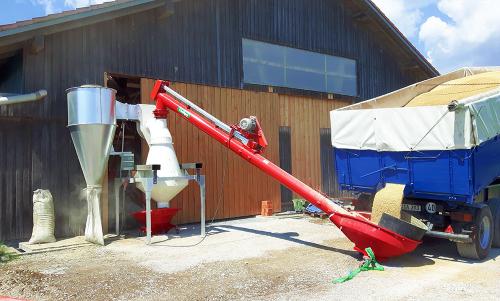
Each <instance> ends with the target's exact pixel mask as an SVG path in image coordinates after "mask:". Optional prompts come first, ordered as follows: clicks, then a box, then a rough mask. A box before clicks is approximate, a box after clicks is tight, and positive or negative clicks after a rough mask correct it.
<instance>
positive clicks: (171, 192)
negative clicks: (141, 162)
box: [137, 105, 188, 208]
mask: <svg viewBox="0 0 500 301" xmlns="http://www.w3.org/2000/svg"><path fill="white" fill-rule="evenodd" d="M139 108H140V110H139V112H138V115H139V116H138V118H139V124H138V131H139V133H140V134H141V135H142V136H143V138H144V139H145V140H146V142H147V143H148V146H149V153H148V157H147V159H146V164H148V165H153V164H158V165H160V170H158V173H157V174H158V177H159V178H163V177H180V176H185V173H184V172H183V171H182V170H181V169H180V166H179V161H177V156H176V154H175V151H174V147H173V143H172V135H171V134H170V131H169V130H168V128H167V120H166V119H156V118H155V117H154V115H153V111H154V109H155V106H154V105H139ZM187 185H188V180H187V179H180V180H166V181H161V180H158V183H157V184H156V185H153V191H152V193H151V197H152V199H154V200H155V201H156V202H157V203H158V207H159V208H163V207H168V204H169V202H170V200H172V199H173V198H174V197H175V196H176V195H177V194H178V193H179V192H181V191H182V190H183V189H184V188H185V187H186V186H187ZM137 187H138V188H139V189H140V190H142V191H144V187H143V185H142V183H137Z"/></svg>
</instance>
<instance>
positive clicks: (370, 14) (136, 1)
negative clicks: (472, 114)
mask: <svg viewBox="0 0 500 301" xmlns="http://www.w3.org/2000/svg"><path fill="white" fill-rule="evenodd" d="M176 1H182V0H115V1H113V2H104V3H102V4H96V5H91V6H87V7H82V8H77V9H74V10H68V11H63V12H60V13H55V14H50V15H47V16H44V17H38V18H33V19H29V20H24V21H19V22H16V23H12V24H5V25H0V48H1V47H4V46H9V45H13V44H16V43H20V42H22V41H26V40H29V39H32V38H34V37H36V36H37V35H45V34H51V33H55V32H59V31H64V30H68V29H72V28H76V27H81V26H85V25H88V24H93V23H97V22H101V21H105V20H109V19H113V18H117V17H120V16H124V15H129V14H134V13H138V12H141V11H145V10H149V9H153V8H158V7H162V6H164V7H165V9H167V10H170V9H172V7H171V6H170V4H171V3H172V2H176ZM346 6H349V7H350V8H351V9H353V10H354V11H355V13H354V14H353V17H354V18H357V19H359V22H360V23H369V24H375V25H377V26H378V27H380V28H382V30H383V31H384V33H385V34H386V35H387V37H388V38H389V39H391V40H392V42H393V43H395V44H394V45H395V46H396V47H400V48H402V49H403V50H404V52H406V53H407V54H408V55H409V56H410V57H412V58H413V59H415V60H416V61H417V63H418V65H417V66H418V67H420V68H422V69H423V70H424V71H425V72H426V73H427V74H428V75H429V76H436V75H439V72H438V71H437V70H436V69H435V68H434V66H432V64H431V63H430V62H429V61H427V60H426V59H425V57H424V56H423V55H422V54H421V53H420V52H419V51H418V50H417V49H416V48H415V46H413V44H412V43H411V42H410V41H409V40H408V39H407V38H406V37H405V36H404V35H403V34H402V33H401V32H400V31H399V29H398V28H397V27H396V26H395V25H394V24H393V23H392V22H391V21H390V20H389V18H387V17H386V16H385V15H384V13H382V11H381V10H380V9H379V8H378V7H377V6H376V5H375V4H374V3H373V2H372V1H371V0H354V1H347V2H346ZM411 67H412V68H414V67H415V66H411Z"/></svg>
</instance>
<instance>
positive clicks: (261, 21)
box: [0, 0, 416, 240]
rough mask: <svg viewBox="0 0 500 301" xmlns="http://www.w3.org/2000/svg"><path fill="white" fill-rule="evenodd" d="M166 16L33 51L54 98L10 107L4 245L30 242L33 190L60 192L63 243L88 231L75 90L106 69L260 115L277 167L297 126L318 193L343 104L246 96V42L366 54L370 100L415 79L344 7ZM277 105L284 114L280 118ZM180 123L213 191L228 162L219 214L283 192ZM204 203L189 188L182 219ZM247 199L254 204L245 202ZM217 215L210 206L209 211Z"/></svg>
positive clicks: (188, 151)
mask: <svg viewBox="0 0 500 301" xmlns="http://www.w3.org/2000/svg"><path fill="white" fill-rule="evenodd" d="M162 15H164V14H163V12H162V11H161V10H158V9H157V10H151V11H146V12H142V13H137V14H133V15H128V16H123V17H119V18H115V19H112V20H109V21H105V22H100V23H96V24H93V25H88V26H84V27H80V28H76V29H71V30H67V31H62V32H59V33H55V34H50V35H46V36H45V37H44V38H45V40H44V49H43V51H41V52H39V53H37V54H33V53H31V52H30V51H28V49H25V51H23V76H22V78H23V82H22V87H23V91H25V92H31V91H34V90H37V89H47V91H48V95H49V96H48V98H47V99H46V100H44V101H43V102H42V103H32V104H23V105H13V106H8V107H3V108H1V109H0V141H1V144H0V149H1V151H0V239H2V240H7V239H14V238H16V239H20V238H27V237H28V236H29V235H30V233H31V227H32V218H31V208H32V204H31V195H32V191H33V190H35V189H37V188H44V189H49V190H50V191H51V192H52V195H53V196H54V201H55V208H56V215H57V222H56V223H57V224H56V229H57V230H56V232H57V233H56V234H57V235H58V236H64V235H77V234H82V233H83V227H84V215H85V203H84V202H83V201H81V200H80V199H79V193H80V189H81V188H83V187H84V186H85V182H84V178H83V175H82V172H81V170H80V166H79V163H78V160H77V157H76V154H75V151H74V148H73V145H72V142H71V139H70V135H69V131H68V130H67V128H66V122H67V117H66V114H67V113H66V110H67V106H66V95H65V89H67V88H69V87H73V86H78V85H82V84H103V73H104V72H109V73H120V74H129V75H133V76H138V77H148V78H163V79H168V80H172V81H176V82H185V83H190V85H186V84H177V88H178V89H179V90H180V92H182V93H186V94H187V95H188V96H192V97H193V98H194V99H196V100H198V99H200V100H202V101H203V106H206V108H208V109H209V111H211V112H213V113H215V114H216V115H219V116H221V117H222V118H223V119H224V120H226V121H228V122H237V121H238V120H237V118H238V117H240V116H242V115H244V114H249V113H255V114H257V115H259V117H260V118H262V120H263V125H264V128H265V129H269V130H268V131H267V132H266V133H267V135H269V140H270V142H271V146H270V148H269V151H268V153H269V154H270V159H271V160H273V161H275V162H277V160H278V158H279V157H278V149H277V147H278V138H277V137H278V126H279V125H283V126H290V127H292V128H293V130H292V163H293V166H294V173H295V174H296V175H297V176H299V177H300V178H302V179H304V180H305V181H306V182H307V183H308V184H311V185H313V186H315V187H318V188H319V187H320V184H321V179H320V177H321V176H320V175H321V173H320V168H319V164H320V158H319V136H318V135H317V133H318V131H317V129H318V128H320V127H328V122H327V118H328V117H327V114H326V112H328V110H330V109H332V108H334V107H336V106H338V105H339V103H338V102H334V101H323V100H314V99H306V98H303V97H295V96H285V95H277V94H268V93H265V94H261V93H256V92H249V91H242V90H238V88H241V87H242V76H243V70H242V58H241V39H242V38H250V39H256V40H262V41H267V42H271V43H276V44H282V45H286V46H290V47H296V48H302V49H306V50H310V51H317V52H322V53H326V54H331V55H339V56H345V57H349V58H353V59H356V60H357V62H358V65H357V66H358V76H359V98H360V99H367V98H370V97H373V96H376V95H380V94H382V93H385V92H388V91H391V90H394V89H396V88H400V87H402V86H404V85H406V84H409V83H411V82H414V81H416V79H414V78H410V77H409V75H406V74H405V73H404V72H403V71H402V70H401V69H400V67H399V66H398V64H397V62H395V61H394V59H393V58H392V56H391V49H386V46H384V45H385V43H384V42H383V41H378V40H377V39H376V38H375V37H374V36H373V35H372V34H370V33H369V32H367V31H366V30H365V29H362V28H360V27H358V26H357V25H356V24H355V23H354V22H353V21H352V18H351V13H350V12H349V11H348V10H347V9H345V8H344V5H343V1H332V0H307V1H306V0H287V1H282V0H185V1H179V2H175V13H174V14H173V15H171V16H168V17H162ZM192 84H202V85H209V86H220V87H224V88H227V89H216V88H212V87H203V86H194V85H192ZM2 92H8V91H2ZM205 96H206V97H205ZM250 99H251V100H252V101H248V100H250ZM342 104H345V103H342ZM278 110H279V111H280V112H281V113H282V114H280V116H279V118H277V117H276V116H274V115H275V112H277V111H278ZM171 128H172V131H173V133H174V134H178V133H183V135H181V137H180V138H179V135H176V137H177V146H176V147H177V151H179V154H180V158H179V159H180V160H181V161H184V162H187V161H203V162H209V163H208V165H207V166H206V169H205V170H206V172H207V181H208V182H209V183H208V184H209V187H219V186H220V185H221V183H219V182H218V181H221V177H219V176H218V175H221V174H222V171H223V169H224V168H225V166H228V167H227V168H228V174H227V175H226V177H225V183H224V184H225V185H224V191H223V200H224V204H223V208H221V210H220V211H219V212H218V215H217V217H218V218H220V217H227V216H237V215H242V214H248V213H257V212H258V210H257V209H258V208H257V203H256V202H255V201H256V200H262V199H272V200H274V201H277V198H278V197H279V185H277V183H275V182H273V181H270V180H268V178H266V177H263V175H262V174H261V172H260V171H257V170H255V169H254V168H253V167H251V166H249V165H248V164H241V162H240V161H239V159H238V158H236V157H235V156H234V155H233V154H228V155H227V158H226V153H227V152H226V151H225V150H224V149H223V148H222V147H221V146H220V145H217V144H215V143H213V142H212V141H210V140H209V139H208V138H206V137H204V136H203V135H201V134H200V133H198V132H197V131H196V130H195V129H193V128H192V127H191V126H189V125H186V124H185V123H182V122H180V123H177V122H176V121H175V120H174V121H172V122H171ZM312 128H314V131H309V130H310V129H312ZM311 133H315V134H314V135H311ZM184 134H185V135H184ZM188 138H189V139H188ZM179 140H180V141H179ZM306 146H307V147H306ZM311 150H314V151H312V152H311ZM295 167H297V168H295ZM299 167H300V168H299ZM264 179H266V180H264ZM251 187H259V188H258V189H255V191H250V190H249V189H251ZM218 192H219V190H216V189H209V190H208V194H209V195H208V198H209V199H212V200H214V199H216V198H217V197H218ZM196 198H197V192H196V191H195V190H194V189H193V187H190V188H189V189H187V190H185V191H184V192H183V193H182V197H181V198H180V199H178V200H177V202H181V200H182V207H183V208H189V209H188V210H184V211H182V213H181V215H180V216H181V217H180V219H181V221H192V220H195V219H196V218H197V217H198V216H197V215H196V214H198V213H197V212H198V211H197V210H196V209H197V208H198V206H199V205H198V203H197V202H192V200H193V199H196ZM248 198H251V199H252V200H253V201H252V202H249V203H245V204H243V205H242V206H240V204H238V203H237V202H239V200H241V199H248ZM180 205H181V204H180V203H179V206H180ZM275 205H276V207H277V208H279V203H275ZM191 206H192V207H191ZM211 206H212V205H211ZM210 210H211V211H210ZM213 210H214V209H213V207H209V216H211V214H212V211H213Z"/></svg>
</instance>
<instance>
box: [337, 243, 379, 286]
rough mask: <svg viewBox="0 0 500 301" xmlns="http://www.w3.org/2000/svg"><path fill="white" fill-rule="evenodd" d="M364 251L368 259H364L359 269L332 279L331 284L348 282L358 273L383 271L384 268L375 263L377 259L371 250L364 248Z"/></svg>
mask: <svg viewBox="0 0 500 301" xmlns="http://www.w3.org/2000/svg"><path fill="white" fill-rule="evenodd" d="M365 251H366V254H368V257H367V258H365V261H364V262H363V263H362V264H361V265H360V266H359V268H357V269H355V270H352V271H351V272H349V274H347V275H346V276H344V277H340V278H337V279H334V280H333V281H332V282H333V283H343V282H346V281H349V280H351V279H352V278H354V277H356V275H358V274H359V273H360V272H366V271H383V270H384V267H383V266H381V265H380V264H379V263H378V262H377V259H376V258H375V254H374V253H373V250H372V249H371V248H366V249H365Z"/></svg>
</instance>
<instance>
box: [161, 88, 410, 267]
mask: <svg viewBox="0 0 500 301" xmlns="http://www.w3.org/2000/svg"><path fill="white" fill-rule="evenodd" d="M151 98H152V99H154V100H155V101H156V110H155V111H154V114H155V117H156V118H167V116H168V111H169V110H171V111H172V112H175V113H177V114H179V115H181V116H182V118H184V119H186V120H187V121H188V122H190V123H191V124H193V125H195V126H196V127H197V128H199V129H200V130H202V131H203V132H205V133H206V134H208V135H209V136H210V137H212V138H214V139H216V140H217V141H219V142H220V143H221V144H222V145H224V146H226V147H227V148H229V149H230V150H232V151H233V152H235V153H236V154H238V155H239V156H240V157H242V158H243V159H244V160H246V161H248V162H249V163H251V164H253V165H255V166H256V167H257V168H259V169H260V170H262V171H264V172H265V173H266V174H268V175H270V176H271V177H273V178H275V179H276V180H278V181H279V182H280V183H281V184H283V185H285V186H286V187H288V188H289V189H291V190H293V191H294V192H295V193H297V194H299V195H301V196H302V197H303V198H304V199H306V200H307V201H309V202H310V203H312V204H314V205H315V206H316V207H318V208H320V209H321V210H323V211H324V212H325V213H327V214H328V216H329V218H330V220H331V221H332V223H334V224H335V225H336V226H337V227H338V228H339V229H340V230H341V231H342V232H343V233H344V234H345V235H346V236H347V237H348V238H349V239H350V240H351V241H352V242H353V243H354V244H355V249H356V250H358V251H360V252H362V253H364V250H365V248H368V247H370V248H372V250H373V251H374V253H375V254H376V256H377V258H379V259H385V258H389V257H395V256H399V255H402V254H405V253H409V252H411V251H413V250H414V249H415V248H416V247H417V246H418V245H419V244H420V242H419V241H415V240H412V239H409V238H407V237H404V236H402V235H399V234H398V233H395V232H393V231H390V230H388V229H385V228H382V227H380V226H379V225H377V224H374V223H372V222H371V221H370V220H368V219H366V218H365V217H363V216H361V215H359V214H357V213H355V212H351V211H347V210H346V209H344V208H342V207H341V206H339V205H337V204H335V203H334V202H332V201H330V200H329V199H327V198H326V197H324V196H323V195H321V194H320V193H319V192H317V191H316V190H314V189H312V188H311V187H309V186H307V185H306V184H304V183H302V182H301V181H299V180H298V179H296V178H295V177H293V176H292V175H290V174H288V173H287V172H285V171H284V170H282V169H281V168H279V167H278V166H276V165H275V164H273V163H272V162H270V161H269V160H267V159H266V158H264V157H263V156H262V155H261V153H262V152H263V151H264V149H265V147H266V146H267V141H266V139H265V137H264V133H263V131H262V129H261V127H260V125H259V122H258V120H257V118H256V117H253V116H250V117H249V118H243V119H242V120H241V121H240V123H239V124H238V125H234V126H229V125H227V124H225V123H223V122H222V121H220V120H218V119H217V118H215V117H214V116H212V115H210V114H209V113H207V112H205V111H204V110H203V109H201V108H199V107H198V106H197V105H196V104H194V103H192V102H191V101H189V100H188V99H186V98H184V97H183V96H182V95H179V94H178V93H177V92H175V91H174V90H172V89H171V88H170V87H169V83H168V82H165V81H156V83H155V86H154V88H153V91H152V93H151Z"/></svg>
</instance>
